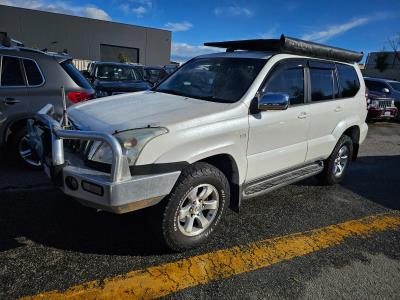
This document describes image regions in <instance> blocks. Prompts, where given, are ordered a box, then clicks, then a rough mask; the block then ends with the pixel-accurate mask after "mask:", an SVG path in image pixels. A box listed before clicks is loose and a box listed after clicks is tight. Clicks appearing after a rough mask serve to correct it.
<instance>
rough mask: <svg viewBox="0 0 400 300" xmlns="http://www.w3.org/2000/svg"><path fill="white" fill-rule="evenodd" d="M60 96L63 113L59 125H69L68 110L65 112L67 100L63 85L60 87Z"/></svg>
mask: <svg viewBox="0 0 400 300" xmlns="http://www.w3.org/2000/svg"><path fill="white" fill-rule="evenodd" d="M61 97H62V106H63V115H62V119H61V126H62V127H67V128H68V127H69V121H68V112H67V100H66V99H65V88H64V86H62V87H61Z"/></svg>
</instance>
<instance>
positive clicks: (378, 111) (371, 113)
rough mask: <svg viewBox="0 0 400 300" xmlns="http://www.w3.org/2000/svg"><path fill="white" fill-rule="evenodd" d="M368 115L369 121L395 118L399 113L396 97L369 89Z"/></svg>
mask: <svg viewBox="0 0 400 300" xmlns="http://www.w3.org/2000/svg"><path fill="white" fill-rule="evenodd" d="M367 98H368V115H367V121H369V122H370V121H378V120H388V119H394V118H396V117H397V115H398V109H397V107H396V106H395V102H394V99H392V98H388V97H387V95H386V94H385V93H384V92H376V91H375V92H374V91H369V90H368V89H367Z"/></svg>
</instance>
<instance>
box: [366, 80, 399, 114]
mask: <svg viewBox="0 0 400 300" xmlns="http://www.w3.org/2000/svg"><path fill="white" fill-rule="evenodd" d="M364 81H365V85H366V86H367V88H368V90H369V93H370V94H371V95H373V94H376V95H378V96H379V97H386V98H392V99H393V100H394V105H395V106H396V107H397V109H400V82H399V81H394V80H388V79H382V78H372V77H364Z"/></svg>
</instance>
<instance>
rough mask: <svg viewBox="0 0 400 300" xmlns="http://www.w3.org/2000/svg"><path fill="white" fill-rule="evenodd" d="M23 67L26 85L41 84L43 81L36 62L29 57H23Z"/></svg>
mask: <svg viewBox="0 0 400 300" xmlns="http://www.w3.org/2000/svg"><path fill="white" fill-rule="evenodd" d="M24 68H25V73H26V78H27V79H28V85H30V86H32V85H41V84H42V83H43V82H44V79H43V77H42V73H41V72H40V71H39V68H38V66H37V64H36V63H35V62H34V61H33V60H30V59H24Z"/></svg>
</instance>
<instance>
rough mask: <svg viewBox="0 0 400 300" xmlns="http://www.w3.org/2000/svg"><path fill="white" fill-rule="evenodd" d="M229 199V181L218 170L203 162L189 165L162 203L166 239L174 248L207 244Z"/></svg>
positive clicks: (162, 224)
mask: <svg viewBox="0 0 400 300" xmlns="http://www.w3.org/2000/svg"><path fill="white" fill-rule="evenodd" d="M229 198H230V190H229V183H228V180H227V179H226V177H225V175H224V174H223V173H222V172H221V171H220V170H219V169H217V168H215V167H214V166H212V165H210V164H208V163H202V162H200V163H195V164H193V165H192V166H190V167H188V168H186V169H185V170H184V171H183V172H182V174H181V176H180V177H179V179H178V181H177V183H176V184H175V187H174V189H173V190H172V192H171V194H170V195H169V196H168V197H167V199H164V201H163V205H161V231H162V232H160V236H161V237H162V240H163V242H164V243H165V244H166V245H167V246H168V247H169V248H170V249H172V250H174V251H183V250H186V249H190V248H193V247H196V246H199V245H200V244H202V243H204V242H205V241H206V240H207V239H208V238H209V236H210V235H211V234H212V232H213V231H214V230H215V229H216V228H217V225H218V223H219V221H220V219H221V217H222V216H223V214H224V212H225V210H226V207H227V205H228V203H229Z"/></svg>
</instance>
